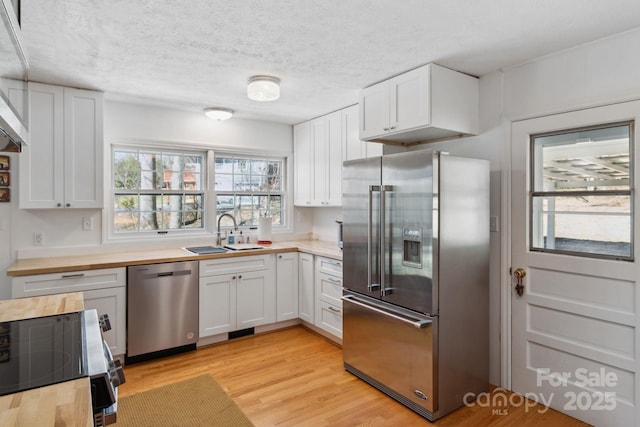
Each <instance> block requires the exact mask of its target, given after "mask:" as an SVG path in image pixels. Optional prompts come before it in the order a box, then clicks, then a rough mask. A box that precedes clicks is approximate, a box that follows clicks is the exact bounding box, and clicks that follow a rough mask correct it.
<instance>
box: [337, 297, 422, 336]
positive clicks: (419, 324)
mask: <svg viewBox="0 0 640 427" xmlns="http://www.w3.org/2000/svg"><path fill="white" fill-rule="evenodd" d="M342 300H343V301H347V302H350V303H352V304H355V305H358V306H360V307H362V308H366V309H367V310H371V311H375V312H376V313H379V314H382V315H385V316H387V317H392V318H394V319H396V320H400V321H401V322H404V323H408V324H409V325H411V326H414V327H416V328H419V329H422V328H426V327H427V326H429V325H431V323H433V322H432V321H431V320H428V319H408V318H406V317H404V316H401V315H400V314H398V313H391V312H389V311H386V310H382V309H380V308H377V307H374V306H372V305H370V304H366V303H364V302H360V301H358V299H357V298H356V297H354V296H353V295H344V296H343V297H342Z"/></svg>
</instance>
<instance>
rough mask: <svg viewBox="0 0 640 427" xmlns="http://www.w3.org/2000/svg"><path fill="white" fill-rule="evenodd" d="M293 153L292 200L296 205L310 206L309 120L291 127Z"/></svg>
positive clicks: (311, 174)
mask: <svg viewBox="0 0 640 427" xmlns="http://www.w3.org/2000/svg"><path fill="white" fill-rule="evenodd" d="M293 153H294V154H293V159H294V162H293V167H294V176H295V182H294V195H293V202H294V204H295V205H296V206H310V205H311V178H312V176H313V162H312V161H311V125H310V123H309V122H304V123H300V124H299V125H295V126H294V127H293Z"/></svg>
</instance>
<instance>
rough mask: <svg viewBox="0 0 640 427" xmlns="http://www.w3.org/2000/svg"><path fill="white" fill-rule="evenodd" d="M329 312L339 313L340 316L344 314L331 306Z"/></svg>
mask: <svg viewBox="0 0 640 427" xmlns="http://www.w3.org/2000/svg"><path fill="white" fill-rule="evenodd" d="M329 310H331V311H333V312H334V313H338V314H340V313H342V310H338V309H337V308H333V307H331V306H329Z"/></svg>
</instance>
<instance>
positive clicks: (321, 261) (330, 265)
mask: <svg viewBox="0 0 640 427" xmlns="http://www.w3.org/2000/svg"><path fill="white" fill-rule="evenodd" d="M316 262H317V267H318V271H319V272H321V273H326V274H330V275H332V276H338V277H340V278H341V277H342V261H339V260H337V259H331V258H324V257H316Z"/></svg>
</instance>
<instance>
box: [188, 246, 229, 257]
mask: <svg viewBox="0 0 640 427" xmlns="http://www.w3.org/2000/svg"><path fill="white" fill-rule="evenodd" d="M183 249H184V250H185V251H188V252H191V253H192V254H196V255H208V254H223V253H225V252H229V249H225V248H221V247H219V246H193V247H190V248H183Z"/></svg>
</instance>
